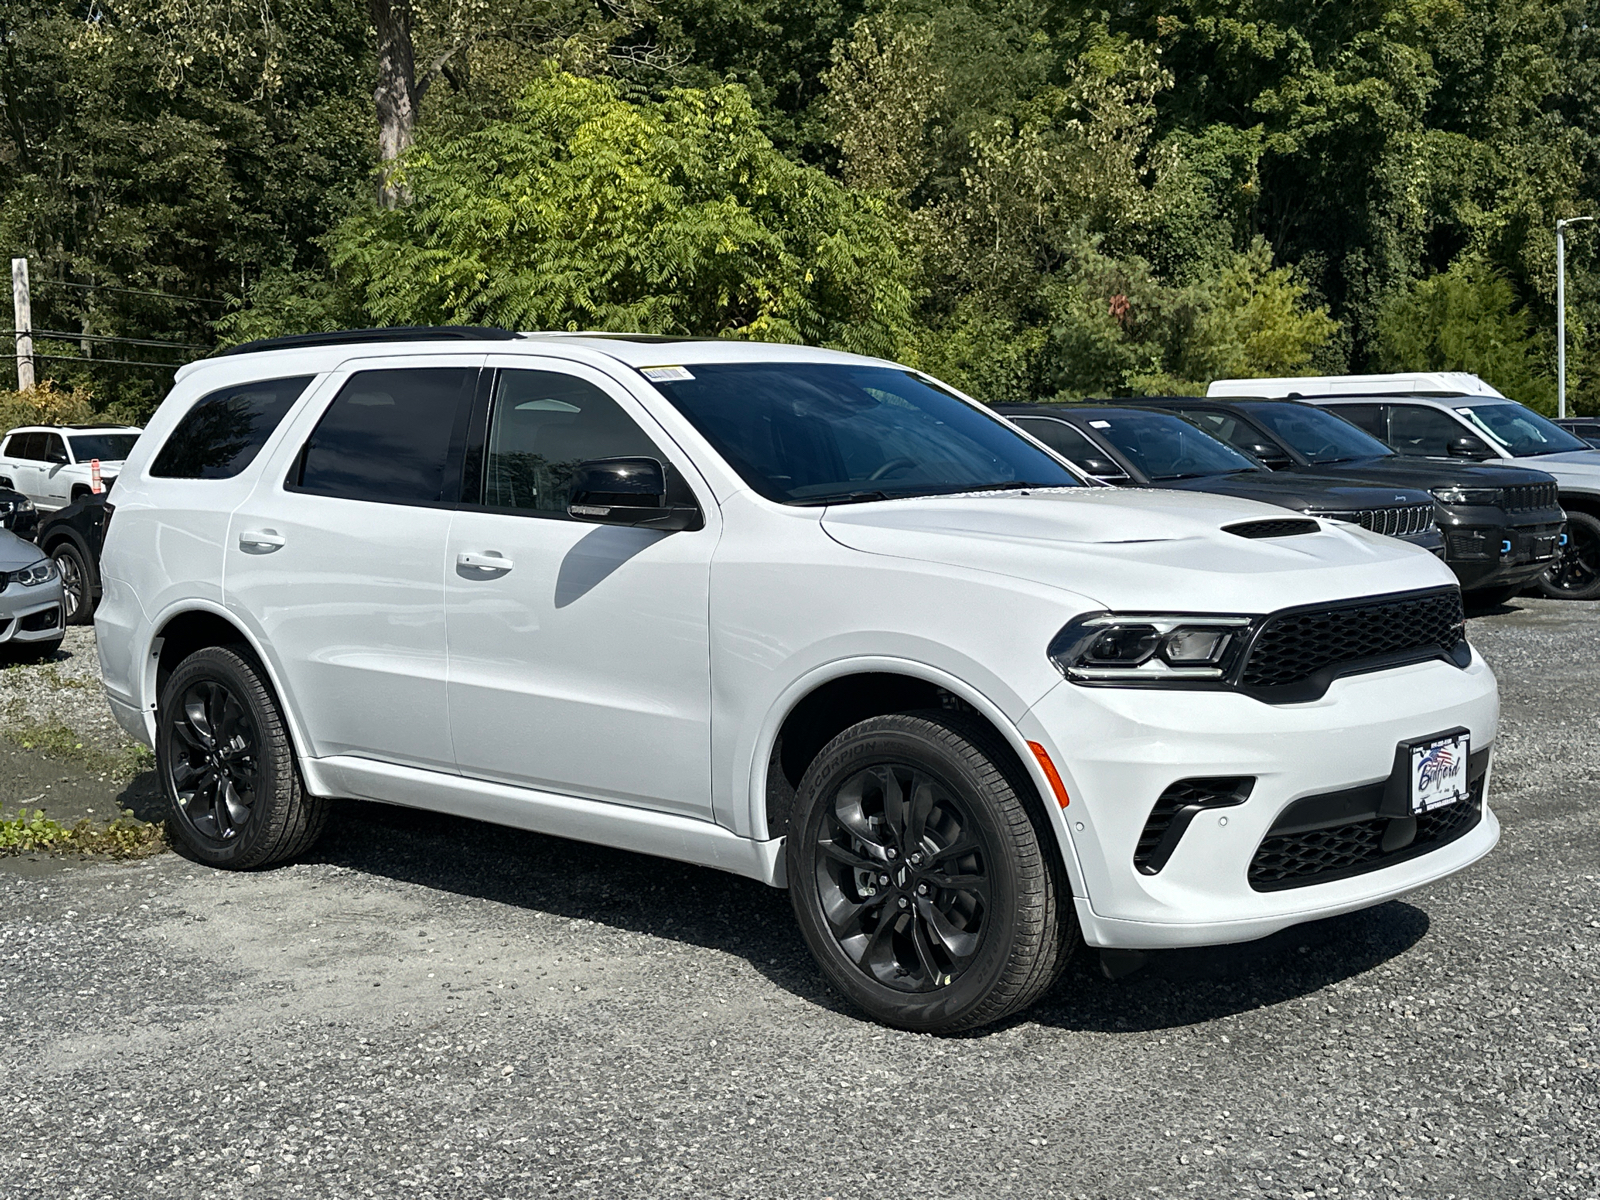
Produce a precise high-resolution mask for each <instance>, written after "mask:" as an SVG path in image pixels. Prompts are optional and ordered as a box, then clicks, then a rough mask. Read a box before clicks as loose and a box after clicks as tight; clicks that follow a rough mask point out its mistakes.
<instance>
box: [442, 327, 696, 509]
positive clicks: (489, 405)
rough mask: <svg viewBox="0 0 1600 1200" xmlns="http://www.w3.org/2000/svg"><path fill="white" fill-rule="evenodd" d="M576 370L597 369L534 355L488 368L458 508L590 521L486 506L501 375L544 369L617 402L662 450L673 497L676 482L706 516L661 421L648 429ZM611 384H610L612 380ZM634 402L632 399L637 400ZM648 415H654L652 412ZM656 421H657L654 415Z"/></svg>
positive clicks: (466, 450)
mask: <svg viewBox="0 0 1600 1200" xmlns="http://www.w3.org/2000/svg"><path fill="white" fill-rule="evenodd" d="M575 366H576V367H588V369H589V370H590V371H594V368H593V367H590V366H589V364H588V363H576V362H568V361H567V360H565V359H552V358H534V357H532V356H529V358H528V361H527V363H526V364H521V363H519V364H516V365H512V364H510V363H507V362H504V361H501V362H495V363H489V364H486V365H485V366H484V368H483V373H482V375H480V376H479V378H478V388H477V392H476V394H475V395H474V396H473V400H472V418H471V420H470V422H469V423H468V425H467V433H466V441H465V445H464V446H463V452H462V456H461V472H460V476H459V479H460V491H459V492H458V493H457V494H458V497H459V499H458V500H457V502H456V504H455V506H454V507H455V508H456V509H457V510H459V511H460V512H469V513H489V514H492V515H494V516H500V517H532V518H534V519H535V520H546V521H561V522H564V523H566V524H572V525H581V524H587V522H582V521H579V520H578V519H577V518H576V517H572V516H569V515H568V514H567V513H565V512H546V511H544V510H542V509H532V508H505V507H503V506H501V505H498V504H485V503H483V489H484V475H483V468H484V458H485V455H486V454H487V450H488V444H489V418H490V416H491V414H492V411H493V409H494V395H495V388H496V386H497V385H498V383H499V381H500V376H501V374H502V373H503V372H506V371H544V372H546V373H548V374H554V375H567V376H570V377H571V378H573V379H576V380H579V381H580V382H583V383H587V384H589V385H590V386H591V387H595V388H597V389H599V391H600V393H601V394H602V395H604V396H605V397H606V398H607V399H608V400H610V401H611V402H612V403H613V404H616V405H617V407H618V408H620V409H621V410H622V413H623V415H624V416H625V417H627V418H628V419H629V420H630V421H632V422H633V423H634V424H635V425H637V426H638V427H639V432H640V433H642V434H644V435H645V436H646V437H647V438H649V439H650V441H651V442H653V443H654V444H655V447H656V449H657V450H658V451H659V452H660V461H661V468H662V471H663V472H664V473H665V475H666V476H667V489H668V493H669V494H670V493H671V492H672V490H673V485H674V483H676V484H677V485H678V487H680V488H682V489H684V490H686V491H687V492H688V494H689V496H690V497H691V498H692V500H693V503H694V504H695V505H696V507H698V508H699V509H700V511H701V512H702V513H704V512H705V511H706V507H707V505H706V502H705V501H704V500H703V499H701V496H700V491H699V490H698V489H697V488H696V487H695V485H694V480H693V478H691V476H690V474H689V472H687V471H685V470H684V469H683V468H682V467H680V466H679V465H678V463H677V462H675V461H674V460H673V457H672V455H671V454H670V453H669V452H668V450H667V447H668V446H671V447H672V448H673V449H674V450H677V451H678V453H679V454H680V455H681V454H682V453H683V451H682V449H681V447H679V446H677V444H676V443H675V442H674V441H673V440H672V438H671V437H669V436H668V435H667V433H666V431H665V430H664V429H662V428H661V427H660V425H659V424H658V423H656V427H655V428H654V429H651V428H649V427H647V426H646V425H645V424H644V423H643V422H642V421H640V420H639V419H638V417H637V416H636V415H635V414H634V413H633V412H631V411H629V409H628V407H627V406H626V405H624V404H622V403H621V401H619V400H618V399H617V397H616V395H615V394H614V393H613V392H612V391H611V390H609V389H607V388H606V387H605V386H604V385H602V384H599V383H596V382H595V381H594V380H592V379H588V378H585V376H584V375H583V374H582V373H580V372H578V371H573V370H570V369H568V368H571V367H575ZM595 373H596V374H598V375H601V378H607V377H606V376H604V375H603V373H601V372H598V371H596V372H595ZM608 382H610V381H609V380H608ZM629 398H630V399H633V397H632V396H630V397H629ZM640 408H641V409H642V408H643V405H640ZM645 411H646V415H649V413H648V410H645ZM652 423H654V418H653V417H652ZM663 443H665V445H664V444H663ZM674 477H676V478H674ZM469 489H472V490H474V491H475V492H476V493H477V499H475V500H471V499H468V498H467V494H468V490H469Z"/></svg>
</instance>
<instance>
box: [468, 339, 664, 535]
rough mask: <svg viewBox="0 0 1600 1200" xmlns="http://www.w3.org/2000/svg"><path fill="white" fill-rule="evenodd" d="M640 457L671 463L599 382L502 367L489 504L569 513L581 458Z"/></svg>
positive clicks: (488, 453)
mask: <svg viewBox="0 0 1600 1200" xmlns="http://www.w3.org/2000/svg"><path fill="white" fill-rule="evenodd" d="M636 456H642V457H647V458H654V459H656V460H657V461H659V462H660V463H661V464H662V466H663V467H666V466H667V459H666V456H665V455H663V454H662V453H661V451H660V449H659V448H658V447H657V446H656V444H655V443H654V442H653V441H651V440H650V438H649V437H648V436H647V435H646V434H645V432H644V430H642V429H640V428H639V426H638V425H637V424H636V423H635V422H634V420H633V418H632V417H630V416H629V415H628V414H627V413H625V412H623V411H622V408H621V407H620V406H619V405H618V404H617V402H616V401H615V400H613V399H612V398H611V397H610V396H607V395H606V394H605V393H604V392H602V391H601V390H600V389H599V388H597V387H595V386H594V385H593V384H590V383H586V382H584V381H583V380H582V379H577V378H575V377H573V376H571V375H562V374H558V373H557V372H554V371H501V372H500V374H499V378H498V379H497V381H496V384H495V395H494V407H493V410H492V412H491V414H490V418H489V438H488V444H487V446H486V447H485V454H484V470H483V503H484V505H485V506H486V507H489V508H508V509H515V510H517V511H520V512H527V513H547V514H550V515H559V516H566V512H567V498H568V492H569V490H570V485H571V482H572V475H573V471H574V470H575V469H576V467H577V466H578V464H579V463H583V462H589V461H591V460H593V459H597V458H631V457H636ZM667 469H668V474H669V476H670V474H671V469H670V468H667Z"/></svg>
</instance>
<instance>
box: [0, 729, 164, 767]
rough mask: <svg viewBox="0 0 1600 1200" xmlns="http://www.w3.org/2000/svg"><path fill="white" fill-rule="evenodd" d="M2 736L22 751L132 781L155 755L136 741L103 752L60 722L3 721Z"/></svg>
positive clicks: (154, 760)
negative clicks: (37, 752)
mask: <svg viewBox="0 0 1600 1200" xmlns="http://www.w3.org/2000/svg"><path fill="white" fill-rule="evenodd" d="M5 736H6V738H7V739H8V740H9V741H12V742H15V743H16V744H17V745H19V746H21V747H22V748H23V749H24V750H38V751H40V752H42V753H44V754H47V755H49V756H50V757H51V758H63V759H66V760H68V761H69V762H75V763H77V764H78V765H80V766H82V767H86V768H87V769H88V770H90V771H93V772H94V773H95V774H96V775H108V776H110V777H111V778H112V779H132V778H133V777H134V776H135V775H137V774H139V773H140V772H141V771H148V770H150V769H151V768H152V767H154V766H155V763H156V756H155V755H154V754H152V753H150V751H149V749H148V748H147V747H145V746H142V745H140V744H139V743H138V742H131V743H129V744H128V745H127V746H124V747H123V748H121V749H119V750H102V749H100V748H99V747H98V746H90V745H87V744H85V742H84V740H83V739H82V738H81V737H79V736H78V735H77V734H76V733H74V732H73V731H72V730H71V729H69V728H67V727H66V726H65V725H63V724H61V722H59V721H56V722H44V721H30V720H26V719H24V720H17V719H15V718H13V719H11V720H8V721H7V722H6V728H5Z"/></svg>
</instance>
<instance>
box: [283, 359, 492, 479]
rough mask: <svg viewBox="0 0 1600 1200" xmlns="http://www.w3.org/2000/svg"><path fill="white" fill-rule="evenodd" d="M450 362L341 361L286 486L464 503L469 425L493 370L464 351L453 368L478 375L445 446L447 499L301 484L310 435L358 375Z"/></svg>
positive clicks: (448, 365)
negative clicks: (487, 378) (335, 381)
mask: <svg viewBox="0 0 1600 1200" xmlns="http://www.w3.org/2000/svg"><path fill="white" fill-rule="evenodd" d="M451 366H452V364H451V363H450V362H448V361H446V362H437V361H434V356H433V355H431V354H430V355H421V356H419V357H418V358H417V359H412V360H410V361H405V360H401V361H399V362H396V361H395V360H393V359H389V358H373V359H355V360H347V361H346V362H345V363H342V364H340V367H339V368H336V369H335V370H334V371H333V372H332V375H333V377H334V378H336V379H337V380H338V386H337V387H336V388H334V390H333V394H332V395H330V396H329V397H328V398H327V400H326V401H324V402H323V404H322V408H321V410H320V411H319V412H318V413H317V417H316V420H315V421H314V422H312V425H311V428H310V429H308V430H307V431H306V434H305V437H304V439H303V440H302V441H301V443H300V448H299V449H298V450H296V451H295V452H294V457H293V458H291V459H290V460H289V471H288V473H287V474H286V475H285V476H284V478H283V485H282V486H283V490H284V491H286V492H294V493H296V494H297V495H301V496H314V497H316V498H317V499H319V500H343V501H347V502H348V503H351V504H392V505H397V506H400V507H403V508H436V509H449V510H455V509H458V508H460V507H462V505H461V503H460V500H461V479H462V467H463V458H464V456H465V451H466V441H467V425H468V422H469V421H470V420H471V418H472V414H473V412H474V411H475V409H476V405H477V399H478V395H479V393H480V391H481V389H482V387H483V377H484V376H485V375H486V374H489V373H490V368H488V367H486V366H485V365H484V363H483V356H482V354H474V355H463V356H462V358H461V359H457V360H456V361H455V364H454V369H456V370H465V371H476V372H477V373H478V378H477V380H476V381H475V383H474V384H473V386H472V388H471V389H470V391H471V396H470V398H469V399H468V400H467V401H466V402H465V403H461V404H460V405H459V407H458V408H457V410H456V419H455V421H454V422H453V423H452V424H451V426H450V445H449V447H448V449H447V450H446V455H447V457H446V458H445V465H444V479H443V487H442V488H441V489H440V491H441V492H442V493H443V494H444V499H441V500H402V499H386V498H382V497H377V496H330V495H328V494H327V493H326V492H317V491H312V490H311V489H310V488H304V487H301V486H300V479H301V477H302V475H303V473H304V471H305V465H306V452H307V451H308V450H310V448H311V439H312V438H313V437H314V436H316V432H317V428H318V427H319V426H320V425H321V424H322V422H323V419H324V418H326V417H327V415H328V412H329V410H330V409H332V408H333V406H334V404H335V403H337V402H338V399H339V397H340V396H342V395H343V394H344V389H345V388H346V387H347V386H348V385H349V383H350V381H351V380H352V379H354V378H355V377H356V376H357V375H362V374H366V373H368V372H372V371H405V370H417V371H427V370H438V369H441V368H443V369H446V370H448V369H451ZM345 368H349V369H348V370H346V369H345ZM325 379H326V376H324V377H323V379H322V380H314V381H313V382H312V383H311V384H310V385H308V386H307V388H306V390H305V392H304V393H302V394H301V397H300V399H301V400H303V399H305V397H306V396H307V395H310V394H311V393H312V392H313V391H315V390H316V389H317V385H318V383H319V382H322V381H325ZM296 403H299V401H296ZM283 424H284V425H287V424H288V418H287V415H286V416H285V419H284V423H283ZM280 427H281V426H280ZM269 441H270V439H269ZM265 450H266V447H265V446H263V447H262V451H263V453H264V452H265Z"/></svg>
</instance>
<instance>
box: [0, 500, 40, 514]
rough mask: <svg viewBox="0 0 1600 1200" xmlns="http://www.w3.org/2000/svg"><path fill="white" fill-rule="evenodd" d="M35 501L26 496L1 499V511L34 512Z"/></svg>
mask: <svg viewBox="0 0 1600 1200" xmlns="http://www.w3.org/2000/svg"><path fill="white" fill-rule="evenodd" d="M32 511H33V501H32V500H29V499H28V498H27V497H26V496H18V497H17V498H16V499H15V500H0V513H19V512H32Z"/></svg>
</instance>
